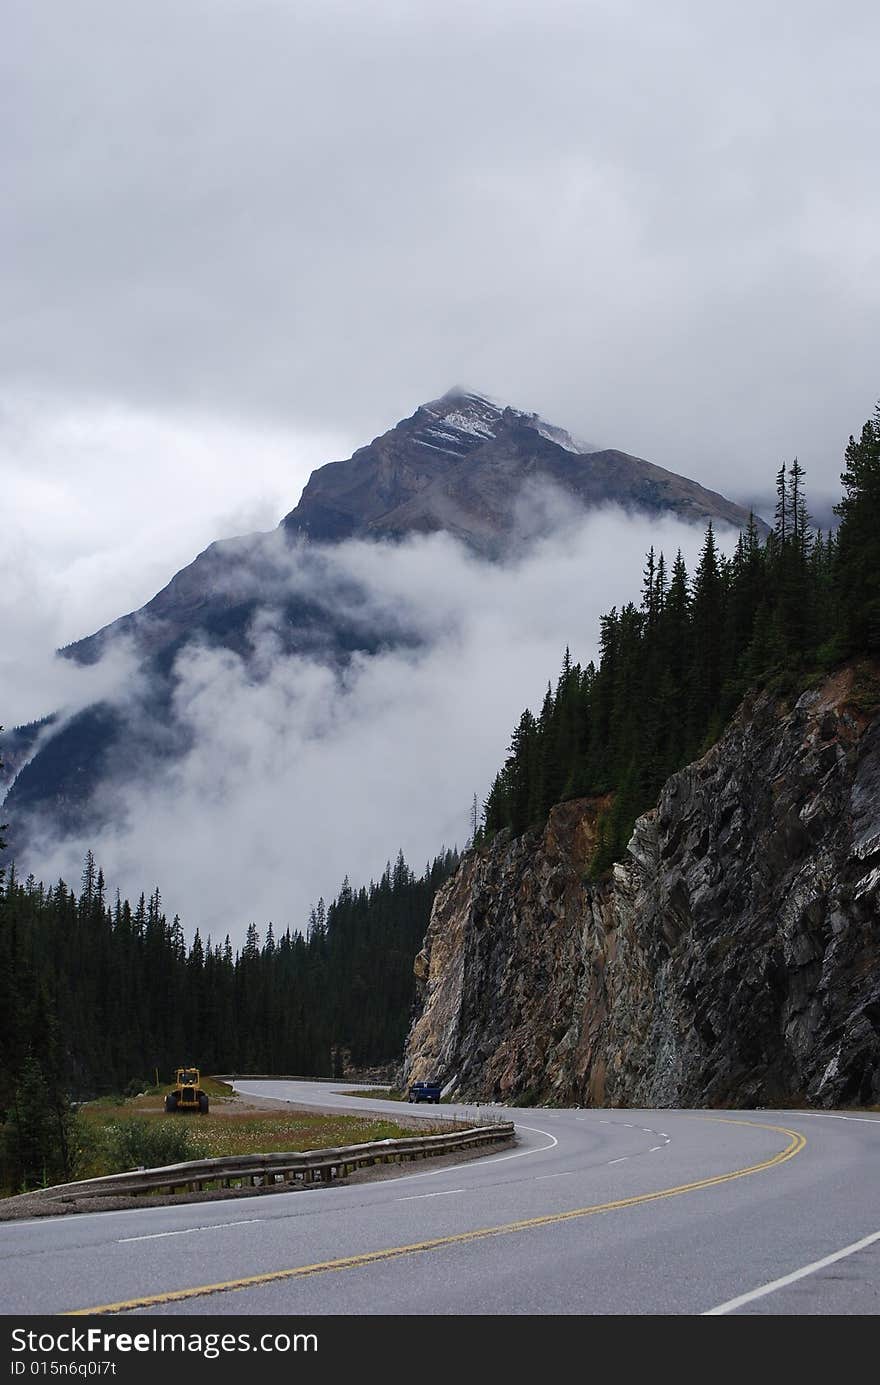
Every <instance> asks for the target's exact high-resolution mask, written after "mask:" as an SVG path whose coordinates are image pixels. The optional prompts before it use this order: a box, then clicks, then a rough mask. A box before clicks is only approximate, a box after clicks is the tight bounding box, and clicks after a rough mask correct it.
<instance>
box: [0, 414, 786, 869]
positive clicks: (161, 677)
mask: <svg viewBox="0 0 880 1385" xmlns="http://www.w3.org/2000/svg"><path fill="white" fill-rule="evenodd" d="M548 484H549V485H550V486H552V487H553V489H554V493H555V494H556V495H557V497H558V496H560V495H561V496H562V499H563V503H564V504H566V505H570V506H571V507H572V510H573V511H575V510H576V509H577V508H578V507H581V508H586V509H589V508H591V507H595V506H598V505H608V504H617V505H620V506H623V507H625V508H627V509H630V510H639V511H642V512H644V513H646V514H648V515H658V514H663V513H672V514H675V515H678V516H680V517H683V518H687V519H693V520H695V521H700V522H705V520H707V519H710V518H711V519H714V520H716V521H718V522H720V523H728V524H731V525H734V526H737V527H742V526H743V525H745V523H746V522H747V520H748V515H747V514H746V512H745V511H744V510H743V509H742V508H741V507H739V506H737V505H735V504H733V503H732V502H731V501H729V500H726V499H725V498H724V497H723V496H720V495H716V494H715V493H714V492H711V491H707V490H705V489H704V488H703V487H701V486H699V485H697V484H696V482H693V481H688V480H686V479H684V478H683V477H680V476H676V475H674V474H673V473H671V472H667V471H664V470H662V469H661V468H660V467H655V466H652V465H651V463H649V462H645V461H642V460H640V459H638V458H635V457H629V456H627V455H626V454H625V453H622V452H614V451H598V452H597V451H591V450H590V449H589V448H587V447H586V445H583V444H577V443H575V442H574V441H573V440H572V438H571V437H570V436H569V434H568V433H566V432H565V431H564V430H563V429H561V428H557V427H555V426H554V425H552V424H549V423H546V422H545V421H544V420H542V419H540V418H539V417H538V416H537V415H536V414H527V413H523V412H521V411H519V410H516V409H513V408H509V407H504V406H499V405H495V404H493V403H491V402H490V401H488V400H486V399H484V398H482V397H481V396H479V395H474V394H468V393H465V392H463V391H460V390H454V391H451V392H450V393H448V394H446V395H444V396H443V397H442V398H441V399H438V400H434V401H432V402H431V403H429V404H425V405H422V406H421V407H420V408H418V409H417V410H416V412H415V413H414V414H413V415H412V416H411V417H410V418H408V419H404V420H403V421H402V422H401V423H399V424H397V425H396V427H394V428H392V429H391V430H390V431H389V432H387V433H385V434H383V435H382V436H381V437H379V438H377V439H375V440H374V441H373V442H371V443H370V444H369V445H368V446H367V447H364V448H361V449H359V450H358V451H357V452H355V453H354V455H353V456H352V457H350V458H349V459H347V460H344V461H338V462H331V463H329V464H328V465H326V466H324V467H321V468H320V469H319V470H318V471H316V472H315V473H314V474H313V475H312V477H311V479H310V481H309V483H308V485H307V486H306V488H305V490H304V492H303V496H302V499H301V500H300V503H299V504H298V505H297V507H296V508H295V509H294V510H292V511H291V513H290V514H288V515H287V516H286V518H285V519H284V520H283V521H282V523H281V525H280V526H279V529H278V530H277V531H275V533H274V534H253V535H248V536H244V537H241V538H235V539H227V540H223V541H221V542H218V543H214V544H211V546H210V547H209V548H207V549H206V550H205V552H204V553H201V554H200V555H199V556H198V557H197V558H196V559H195V560H194V561H193V562H192V563H191V564H189V565H188V566H187V567H186V568H184V569H182V570H181V571H180V572H178V573H177V574H176V575H175V576H174V577H173V578H172V580H171V581H170V582H169V583H168V585H167V586H166V587H164V588H163V589H162V591H160V592H159V593H158V594H157V595H156V596H155V597H153V599H152V600H151V601H149V602H148V603H147V604H146V606H144V607H143V608H142V609H141V610H139V611H135V612H132V613H130V614H128V615H125V616H122V617H120V618H119V619H118V620H116V621H114V622H113V623H112V624H111V625H108V626H106V627H105V628H104V629H103V630H99V631H98V632H97V633H96V634H94V635H90V636H88V637H87V638H86V639H83V640H80V641H78V642H77V643H76V644H73V645H70V646H69V647H68V648H67V649H66V650H64V651H63V654H64V656H65V657H66V658H69V659H71V660H73V661H75V662H77V663H80V664H94V663H95V662H97V661H98V660H100V659H101V657H102V656H103V655H104V654H105V653H106V652H107V651H108V649H109V648H110V647H111V646H112V645H113V644H114V643H115V642H117V641H119V640H121V639H125V640H126V641H127V642H128V643H129V644H130V646H131V648H132V650H133V652H134V656H135V660H136V663H138V664H139V673H138V683H139V686H140V688H141V689H143V690H144V691H142V692H139V694H138V696H136V697H132V698H131V699H130V700H129V701H128V702H127V703H125V704H124V705H120V704H119V703H118V701H117V702H116V703H115V704H112V705H111V704H110V703H109V702H103V703H97V704H95V705H93V706H90V707H86V708H85V709H83V710H82V711H81V712H79V713H78V714H77V715H76V716H74V717H72V718H49V719H47V720H45V721H44V722H42V723H41V724H40V725H39V726H38V727H37V726H34V727H31V728H27V730H26V732H25V731H24V730H22V729H20V730H19V731H15V730H13V731H10V732H7V733H5V735H4V737H0V755H2V757H3V758H4V759H5V760H6V761H7V770H8V771H9V772H10V773H11V772H13V771H17V773H16V775H15V778H14V780H13V781H12V783H11V787H9V791H8V794H7V798H6V802H5V804H4V818H5V819H8V820H9V821H10V822H11V823H12V824H13V826H12V827H11V829H10V838H11V843H12V847H13V850H15V851H20V850H21V848H22V847H23V846H24V844H25V843H26V841H27V839H28V834H29V830H30V829H29V824H33V823H36V822H37V821H38V820H39V821H41V822H42V824H43V826H44V827H47V828H48V829H49V832H50V835H51V834H57V833H59V832H60V833H67V832H78V831H84V830H85V831H90V830H92V829H93V828H94V827H95V826H97V825H99V824H100V810H99V807H98V802H97V800H98V796H99V791H100V790H101V789H102V787H103V786H106V784H107V782H108V780H109V779H110V777H111V775H116V776H117V777H118V776H119V775H120V774H122V775H123V777H124V775H125V773H128V774H129V775H130V776H131V777H132V782H137V781H136V780H135V778H134V776H136V775H141V776H143V775H147V774H149V773H150V770H151V767H152V766H155V765H156V764H157V763H160V762H162V761H163V760H164V761H166V762H167V761H168V760H169V759H171V758H173V757H175V756H178V755H180V754H181V753H182V752H183V751H185V750H186V748H187V740H186V731H185V729H184V728H183V727H181V726H180V725H179V724H178V723H177V722H176V721H175V719H174V716H173V692H174V686H175V671H174V664H175V660H176V658H177V656H178V655H179V654H180V652H181V650H182V649H183V648H184V647H185V646H187V645H190V644H192V643H193V642H198V643H199V644H201V645H207V646H213V647H215V648H216V647H219V648H222V649H229V650H232V651H234V652H235V653H236V654H239V655H241V656H242V657H243V658H245V659H246V660H250V659H251V657H252V653H253V641H252V628H253V623H254V620H255V617H257V616H258V614H259V613H262V612H265V611H266V610H270V611H271V620H272V633H273V639H274V640H275V642H276V648H277V650H278V651H279V652H283V653H286V654H300V655H305V656H308V657H309V658H314V659H318V660H320V661H322V662H324V663H326V664H328V665H330V666H335V667H340V668H341V667H343V666H344V665H345V664H346V663H347V662H348V661H349V659H350V658H351V657H352V655H353V654H355V653H358V654H363V653H366V654H370V653H371V652H373V651H375V650H376V649H377V648H378V647H380V646H384V647H388V646H389V645H401V644H406V643H408V642H412V641H413V640H416V639H417V638H418V636H417V634H415V633H414V632H411V631H407V630H406V629H402V628H400V627H399V625H397V624H394V625H393V626H389V624H388V622H387V621H386V623H385V624H383V625H382V626H381V627H379V626H377V625H376V623H375V620H371V619H367V618H365V616H364V612H365V611H366V610H367V608H368V607H369V605H370V603H369V601H368V599H367V597H368V595H369V594H368V593H365V592H364V591H363V590H359V589H358V588H357V584H356V583H354V582H353V581H350V580H349V581H348V582H347V583H345V584H343V585H340V580H341V579H340V578H339V575H338V573H336V574H334V572H333V571H332V570H331V568H330V567H329V566H328V565H326V564H325V563H324V561H323V558H322V551H323V550H325V549H326V546H327V545H332V544H336V543H338V542H340V541H342V540H344V539H345V538H348V537H359V538H375V539H386V540H388V539H399V538H401V537H404V536H405V535H407V534H411V533H424V532H429V531H434V530H438V529H442V530H446V531H448V532H450V533H453V534H455V535H456V536H458V537H459V538H460V539H462V540H463V541H464V542H465V543H467V544H468V545H469V546H470V547H471V548H472V549H474V550H475V551H476V552H478V553H480V554H481V555H483V556H485V557H493V558H498V557H504V556H505V555H507V554H509V553H510V552H511V551H512V550H513V551H519V550H520V549H521V547H522V544H523V543H524V542H525V541H527V540H528V538H529V536H530V535H531V536H536V535H538V534H540V533H541V532H542V531H543V528H544V527H545V526H546V514H545V512H544V510H543V509H542V505H541V503H540V502H541V496H542V494H543V490H545V489H546V486H547V485H548ZM542 488H543V489H542ZM762 527H763V526H762ZM35 866H36V867H37V868H39V863H38V862H35Z"/></svg>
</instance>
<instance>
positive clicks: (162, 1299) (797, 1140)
mask: <svg viewBox="0 0 880 1385" xmlns="http://www.w3.org/2000/svg"><path fill="white" fill-rule="evenodd" d="M703 1119H708V1120H719V1121H721V1122H722V1124H724V1125H748V1126H751V1127H752V1128H753V1129H757V1130H772V1131H774V1132H775V1133H777V1134H780V1135H787V1136H788V1144H787V1145H786V1146H785V1148H784V1149H782V1150H780V1152H779V1153H778V1154H774V1155H773V1157H772V1158H770V1159H764V1160H762V1162H761V1163H760V1164H749V1165H748V1167H747V1168H743V1169H733V1170H732V1171H731V1172H730V1173H719V1174H715V1175H714V1176H713V1177H712V1178H698V1179H697V1180H696V1181H695V1182H693V1183H679V1184H678V1185H677V1186H676V1187H674V1188H661V1189H660V1190H659V1191H657V1192H655V1193H638V1194H636V1195H635V1196H634V1197H624V1198H618V1199H617V1200H616V1201H615V1202H600V1203H596V1204H595V1205H594V1206H592V1207H578V1208H576V1209H575V1210H574V1211H571V1212H554V1213H552V1214H550V1215H548V1216H544V1217H529V1218H527V1219H526V1220H525V1221H512V1222H506V1223H505V1224H504V1225H502V1226H486V1227H481V1228H479V1229H477V1230H475V1231H461V1232H459V1233H458V1234H457V1235H454V1236H437V1237H435V1238H434V1239H433V1240H430V1241H414V1242H413V1243H412V1244H410V1245H405V1246H389V1247H388V1248H387V1249H385V1250H369V1251H366V1252H365V1253H364V1254H362V1255H347V1256H345V1257H343V1258H342V1259H341V1260H321V1261H318V1263H317V1264H314V1265H297V1266H295V1267H293V1268H292V1269H285V1270H269V1271H267V1272H266V1273H265V1274H250V1275H247V1276H245V1277H244V1278H242V1279H225V1280H221V1281H220V1283H218V1284H200V1285H198V1286H197V1287H193V1288H190V1289H171V1290H169V1291H167V1292H166V1293H159V1294H145V1295H143V1297H141V1298H129V1299H122V1300H121V1301H120V1302H119V1303H102V1304H99V1305H98V1306H97V1307H95V1308H76V1309H73V1310H71V1311H69V1312H68V1313H67V1314H64V1315H63V1316H67V1317H86V1316H88V1315H90V1314H97V1313H124V1312H127V1311H128V1310H130V1309H135V1308H155V1307H157V1306H160V1305H161V1304H163V1303H179V1302H181V1300H183V1299H188V1298H202V1297H203V1296H205V1295H207V1294H222V1293H227V1292H229V1291H231V1290H233V1289H250V1288H252V1287H253V1286H255V1285H258V1284H273V1283H275V1282H277V1281H278V1280H282V1279H304V1278H305V1277H306V1276H307V1275H312V1274H328V1273H329V1272H330V1271H332V1270H352V1269H357V1268H358V1267H359V1266H361V1265H373V1264H376V1263H378V1262H379V1261H382V1260H397V1259H399V1258H400V1257H402V1256H404V1255H419V1254H421V1253H422V1252H424V1251H429V1250H442V1249H443V1248H444V1246H457V1245H466V1244H467V1243H468V1242H470V1241H484V1240H486V1239H488V1238H489V1237H490V1236H509V1235H510V1234H511V1233H512V1232H515V1231H530V1230H532V1229H533V1228H534V1227H537V1226H554V1225H556V1223H557V1222H566V1221H576V1220H578V1219H579V1218H581V1217H593V1216H596V1215H598V1213H600V1212H616V1211H617V1210H618V1209H619V1208H622V1207H640V1206H642V1205H643V1204H644V1203H647V1202H659V1201H660V1200H661V1199H662V1198H667V1197H680V1196H681V1194H682V1193H695V1192H698V1191H699V1190H700V1189H702V1188H715V1187H717V1186H718V1185H719V1184H720V1183H730V1182H732V1181H733V1179H735V1178H748V1177H750V1176H751V1174H753V1173H763V1172H764V1170H765V1169H772V1168H775V1167H776V1166H777V1165H778V1164H785V1163H786V1162H787V1161H788V1160H789V1159H793V1158H794V1157H795V1155H796V1154H800V1152H801V1150H802V1149H803V1148H804V1145H805V1144H806V1140H805V1138H804V1136H803V1135H801V1134H799V1133H798V1132H797V1131H796V1130H788V1129H786V1127H785V1126H782V1125H762V1124H760V1123H759V1122H758V1121H741V1120H727V1119H726V1118H724V1117H721V1116H709V1117H703Z"/></svg>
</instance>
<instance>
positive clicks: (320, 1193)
mask: <svg viewBox="0 0 880 1385" xmlns="http://www.w3.org/2000/svg"><path fill="white" fill-rule="evenodd" d="M236 1086H237V1087H238V1089H239V1090H240V1091H243V1092H249V1093H253V1094H255V1095H259V1096H271V1097H273V1098H277V1099H279V1100H282V1101H291V1102H295V1103H296V1104H297V1105H307V1104H313V1105H317V1106H323V1107H325V1108H327V1107H346V1108H348V1109H351V1110H352V1111H356V1112H358V1113H360V1114H363V1113H364V1110H365V1109H366V1108H368V1107H374V1108H375V1109H378V1110H388V1111H390V1112H392V1113H395V1114H398V1113H399V1112H400V1109H401V1108H400V1106H399V1105H398V1104H396V1103H392V1102H384V1101H381V1100H379V1099H378V1098H376V1099H373V1098H370V1099H369V1100H365V1099H363V1098H357V1097H346V1096H343V1095H341V1094H337V1093H336V1092H335V1091H334V1088H333V1086H332V1085H328V1084H326V1083H303V1082H283V1081H280V1080H278V1081H273V1082H242V1083H236ZM349 1088H350V1084H349ZM407 1109H413V1108H407ZM418 1109H419V1111H420V1112H424V1113H426V1114H430V1115H431V1116H435V1115H441V1116H449V1117H452V1116H457V1115H462V1114H467V1115H468V1116H470V1117H472V1118H476V1119H482V1118H484V1117H485V1115H486V1114H487V1113H489V1112H490V1111H491V1112H494V1113H495V1114H497V1115H499V1116H504V1117H505V1118H510V1119H512V1120H514V1121H515V1122H516V1125H517V1133H518V1140H519V1143H518V1144H517V1146H516V1148H515V1149H512V1150H507V1151H505V1152H504V1153H502V1154H496V1155H493V1154H488V1155H486V1157H485V1158H481V1159H476V1160H472V1161H470V1162H468V1163H463V1164H460V1165H458V1166H449V1165H447V1166H445V1167H443V1168H433V1169H432V1168H431V1167H427V1168H424V1167H421V1166H416V1165H413V1166H412V1167H413V1170H414V1171H413V1172H411V1173H407V1174H405V1175H403V1176H401V1177H397V1178H393V1179H388V1180H382V1181H378V1182H371V1183H361V1184H352V1185H350V1186H347V1187H346V1186H342V1185H340V1186H335V1187H327V1188H316V1189H314V1190H305V1191H296V1192H291V1193H289V1194H287V1193H280V1194H274V1195H272V1196H270V1197H266V1198H259V1197H256V1198H247V1199H242V1200H241V1201H236V1202H204V1203H190V1204H188V1205H185V1206H178V1207H155V1208H144V1209H143V1210H141V1209H137V1210H134V1211H121V1212H101V1213H92V1214H87V1215H76V1216H68V1217H59V1218H44V1219H39V1220H33V1221H29V1222H7V1223H3V1224H2V1225H0V1309H2V1311H3V1312H4V1313H7V1314H22V1315H26V1314H33V1313H53V1314H55V1313H69V1312H75V1311H77V1310H78V1311H81V1312H82V1311H92V1312H94V1311H115V1312H124V1313H130V1314H138V1315H146V1316H149V1315H152V1314H156V1315H161V1316H167V1315H168V1314H181V1315H185V1314H199V1315H201V1314H217V1315H223V1316H230V1315H257V1314H301V1315H304V1316H308V1315H310V1314H359V1315H367V1314H389V1313H390V1314H407V1315H411V1314H429V1313H430V1314H434V1315H436V1314H454V1315H464V1314H499V1315H501V1314H560V1313H565V1314H574V1313H578V1314H639V1315H640V1314H690V1315H694V1314H724V1313H764V1314H777V1315H800V1314H875V1313H877V1312H878V1311H880V1116H877V1115H873V1114H871V1113H864V1114H862V1113H857V1112H839V1113H833V1114H832V1113H825V1114H819V1113H810V1114H807V1113H804V1112H794V1111H751V1112H750V1111H730V1112H723V1111H715V1112H711V1113H709V1112H705V1111H670V1110H665V1111H619V1110H614V1111H611V1110H609V1111H603V1110H589V1111H580V1110H565V1111H563V1110H543V1109H536V1108H531V1109H528V1110H522V1109H519V1110H514V1111H504V1110H503V1109H502V1108H500V1107H492V1108H489V1107H482V1108H480V1107H474V1106H471V1107H458V1106H443V1107H440V1108H438V1107H433V1106H432V1107H420V1108H418Z"/></svg>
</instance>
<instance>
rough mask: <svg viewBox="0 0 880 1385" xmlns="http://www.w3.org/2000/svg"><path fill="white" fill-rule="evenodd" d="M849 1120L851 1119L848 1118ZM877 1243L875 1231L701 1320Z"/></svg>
mask: <svg viewBox="0 0 880 1385" xmlns="http://www.w3.org/2000/svg"><path fill="white" fill-rule="evenodd" d="M847 1119H849V1118H848V1117H847ZM875 1241H880V1231H874V1232H873V1233H872V1234H871V1235H870V1236H864V1237H863V1238H862V1239H861V1240H860V1241H853V1243H852V1245H850V1246H844V1247H843V1250H836V1251H835V1252H834V1254H833V1255H826V1256H824V1257H823V1259H821V1260H814V1261H813V1262H812V1264H810V1265H804V1266H803V1267H802V1268H801V1269H799V1270H793V1271H792V1273H791V1274H784V1275H783V1276H782V1278H781V1279H772V1280H771V1281H770V1283H769V1284H762V1285H761V1286H760V1288H758V1289H750V1290H749V1292H748V1293H747V1294H740V1295H739V1296H738V1297H737V1298H730V1299H728V1300H727V1302H726V1303H719V1304H718V1307H717V1308H709V1309H708V1310H707V1311H706V1312H705V1313H701V1314H700V1317H701V1318H715V1317H720V1316H721V1315H722V1314H723V1313H734V1312H735V1311H736V1309H737V1308H742V1307H743V1306H744V1305H745V1304H746V1303H753V1302H754V1301H755V1299H756V1298H765V1297H766V1296H767V1294H773V1293H775V1292H776V1290H777V1289H784V1288H786V1286H787V1285H789V1284H796V1283H797V1281H798V1280H799V1279H806V1277H807V1275H808V1274H816V1273H817V1272H818V1271H819V1270H824V1269H826V1268H827V1267H828V1266H829V1265H835V1264H837V1261H838V1260H845V1259H846V1258H847V1256H849V1255H856V1254H858V1252H859V1251H860V1250H864V1249H865V1248H866V1247H867V1246H870V1245H873V1244H874V1242H875Z"/></svg>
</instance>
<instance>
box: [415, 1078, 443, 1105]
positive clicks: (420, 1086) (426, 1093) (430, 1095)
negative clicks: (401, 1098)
mask: <svg viewBox="0 0 880 1385" xmlns="http://www.w3.org/2000/svg"><path fill="white" fill-rule="evenodd" d="M442 1094H443V1088H442V1086H441V1085H440V1083H439V1082H414V1083H413V1084H412V1086H411V1087H410V1089H409V1095H408V1096H407V1101H433V1102H439V1101H440V1097H441V1096H442Z"/></svg>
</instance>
